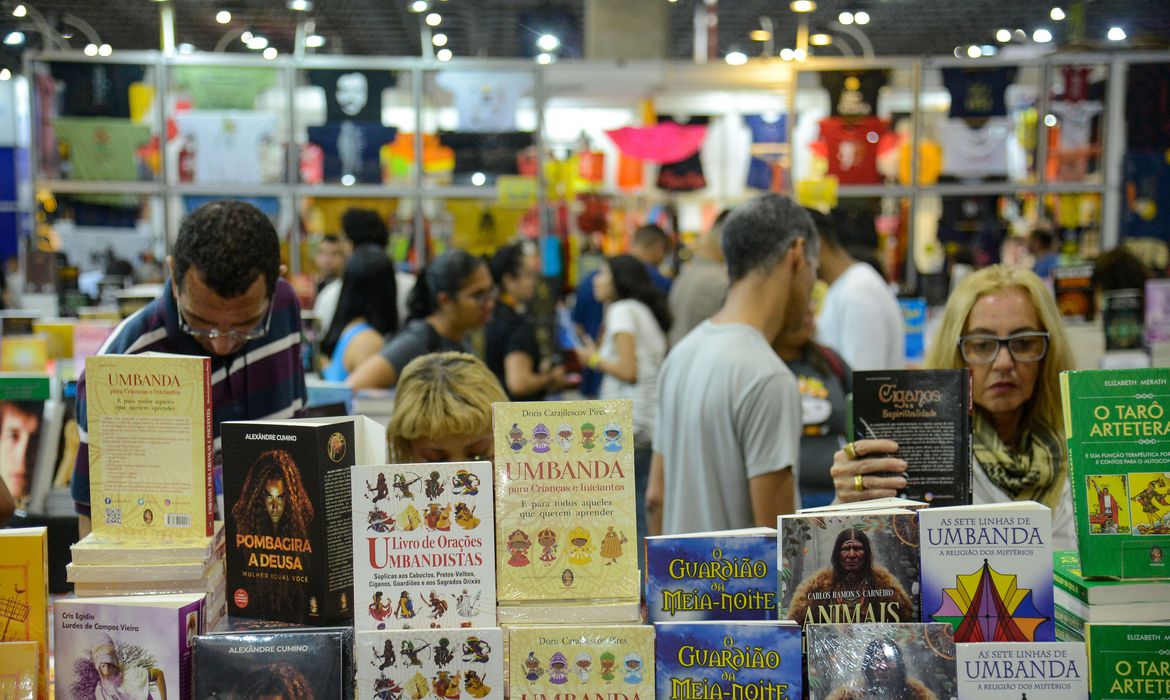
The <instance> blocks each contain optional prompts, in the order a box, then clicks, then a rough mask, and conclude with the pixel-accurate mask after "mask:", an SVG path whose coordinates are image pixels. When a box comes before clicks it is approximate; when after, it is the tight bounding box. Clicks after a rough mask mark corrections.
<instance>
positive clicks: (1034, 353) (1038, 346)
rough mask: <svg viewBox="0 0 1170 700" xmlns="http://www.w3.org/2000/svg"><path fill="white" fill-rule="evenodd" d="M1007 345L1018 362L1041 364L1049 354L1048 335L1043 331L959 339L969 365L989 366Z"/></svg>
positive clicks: (961, 349)
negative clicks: (1001, 336)
mask: <svg viewBox="0 0 1170 700" xmlns="http://www.w3.org/2000/svg"><path fill="white" fill-rule="evenodd" d="M1004 345H1007V349H1008V352H1010V353H1011V354H1012V359H1013V360H1015V361H1016V362H1039V361H1040V360H1042V359H1044V355H1046V354H1047V353H1048V334H1047V333H1045V332H1043V331H1028V332H1026V333H1014V334H1012V335H1009V336H1006V337H1003V338H1000V337H998V336H994V335H964V336H960V337H959V352H961V353H962V354H963V361H964V362H966V363H967V364H969V365H989V364H991V363H992V362H995V358H997V357H999V351H1000V349H1001V348H1002V347H1003V346H1004Z"/></svg>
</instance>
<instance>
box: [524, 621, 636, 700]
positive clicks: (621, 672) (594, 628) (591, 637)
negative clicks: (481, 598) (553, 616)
mask: <svg viewBox="0 0 1170 700" xmlns="http://www.w3.org/2000/svg"><path fill="white" fill-rule="evenodd" d="M508 655H509V662H508V676H509V680H510V684H509V685H510V689H509V697H511V698H512V700H549V699H550V698H558V697H559V698H562V700H567V697H568V695H574V696H576V697H578V698H590V699H591V700H650V698H653V697H655V695H654V628H653V627H651V626H650V625H590V626H579V625H561V626H547V627H527V626H526V627H511V628H509V629H508Z"/></svg>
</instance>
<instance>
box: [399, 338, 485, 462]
mask: <svg viewBox="0 0 1170 700" xmlns="http://www.w3.org/2000/svg"><path fill="white" fill-rule="evenodd" d="M507 400H508V397H507V395H506V394H505V393H504V389H503V387H501V386H500V383H499V381H497V380H496V376H495V375H494V374H492V371H491V370H490V369H488V368H487V365H485V364H484V363H483V362H480V360H479V359H478V358H477V357H475V356H474V355H470V354H468V353H465V352H437V353H431V354H429V355H423V356H422V357H419V358H416V359H414V360H412V361H411V362H410V364H408V365H406V368H405V369H403V370H402V377H401V378H400V379H399V381H398V387H397V390H396V391H395V394H394V414H393V415H392V416H391V417H390V423H389V425H387V426H386V441H387V442H388V443H389V444H390V462H391V463H393V464H404V463H409V462H471V461H478V460H487V461H489V462H490V461H492V460H493V459H494V458H495V442H494V440H493V438H492V404H493V403H495V402H497V401H507Z"/></svg>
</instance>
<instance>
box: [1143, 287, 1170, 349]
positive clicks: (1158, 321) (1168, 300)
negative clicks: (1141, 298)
mask: <svg viewBox="0 0 1170 700" xmlns="http://www.w3.org/2000/svg"><path fill="white" fill-rule="evenodd" d="M1144 321H1145V329H1146V342H1147V343H1149V344H1150V345H1151V346H1153V345H1155V344H1160V343H1166V342H1170V280H1167V279H1152V280H1146V299H1145V319H1144Z"/></svg>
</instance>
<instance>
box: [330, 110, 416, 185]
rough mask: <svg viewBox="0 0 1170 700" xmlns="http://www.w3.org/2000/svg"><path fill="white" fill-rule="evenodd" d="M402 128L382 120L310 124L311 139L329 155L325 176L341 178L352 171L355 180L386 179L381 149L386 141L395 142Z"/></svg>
mask: <svg viewBox="0 0 1170 700" xmlns="http://www.w3.org/2000/svg"><path fill="white" fill-rule="evenodd" d="M397 133H398V130H397V129H395V128H394V127H392V126H382V125H381V124H367V123H362V124H359V123H354V122H351V121H344V122H340V123H333V124H325V125H323V126H310V127H309V142H310V143H313V144H316V145H317V146H318V147H319V148H320V149H321V152H322V154H323V155H324V158H325V179H326V180H327V181H330V182H337V181H338V180H340V179H341V178H342V177H344V176H346V175H352V176H353V178H354V182H363V183H379V182H382V164H381V161H380V160H379V152H380V150H381V148H382V146H383V144H387V143H392V142H393V141H394V137H395V136H396V135H397Z"/></svg>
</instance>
